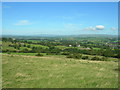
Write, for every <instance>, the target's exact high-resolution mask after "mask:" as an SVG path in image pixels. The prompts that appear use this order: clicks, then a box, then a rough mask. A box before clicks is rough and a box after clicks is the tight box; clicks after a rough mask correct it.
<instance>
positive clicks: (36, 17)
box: [2, 2, 118, 35]
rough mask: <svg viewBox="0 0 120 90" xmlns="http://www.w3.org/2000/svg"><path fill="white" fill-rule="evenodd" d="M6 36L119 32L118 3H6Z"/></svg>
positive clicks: (4, 10) (4, 32)
mask: <svg viewBox="0 0 120 90" xmlns="http://www.w3.org/2000/svg"><path fill="white" fill-rule="evenodd" d="M2 33H3V35H41V34H49V35H50V34H51V35H80V34H109V35H117V34H118V3H117V2H3V3H2Z"/></svg>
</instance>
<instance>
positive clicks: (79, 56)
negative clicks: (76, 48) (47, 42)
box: [67, 54, 82, 59]
mask: <svg viewBox="0 0 120 90" xmlns="http://www.w3.org/2000/svg"><path fill="white" fill-rule="evenodd" d="M81 57H82V55H81V54H70V55H68V56H67V58H75V59H80V58H81Z"/></svg>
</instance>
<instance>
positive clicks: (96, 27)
mask: <svg viewBox="0 0 120 90" xmlns="http://www.w3.org/2000/svg"><path fill="white" fill-rule="evenodd" d="M104 28H105V26H103V25H97V26H95V27H93V26H90V27H86V28H84V29H83V30H91V31H97V30H103V29H104Z"/></svg>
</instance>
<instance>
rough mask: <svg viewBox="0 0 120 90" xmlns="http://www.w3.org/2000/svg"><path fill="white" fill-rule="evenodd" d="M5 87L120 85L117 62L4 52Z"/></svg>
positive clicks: (107, 86)
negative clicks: (119, 82)
mask: <svg viewBox="0 0 120 90" xmlns="http://www.w3.org/2000/svg"><path fill="white" fill-rule="evenodd" d="M2 56H3V57H2V71H3V73H2V77H3V83H2V86H3V88H117V87H118V71H117V68H118V62H115V61H90V60H81V59H69V58H66V57H64V56H60V55H58V56H55V55H51V56H43V57H37V56H34V55H33V56H32V55H23V54H21V55H15V54H12V55H11V54H2Z"/></svg>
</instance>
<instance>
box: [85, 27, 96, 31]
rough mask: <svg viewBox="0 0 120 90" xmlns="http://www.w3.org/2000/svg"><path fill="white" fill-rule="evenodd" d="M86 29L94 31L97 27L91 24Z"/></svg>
mask: <svg viewBox="0 0 120 90" xmlns="http://www.w3.org/2000/svg"><path fill="white" fill-rule="evenodd" d="M84 30H92V31H94V30H96V29H95V27H93V26H90V27H87V28H85V29H84Z"/></svg>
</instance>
